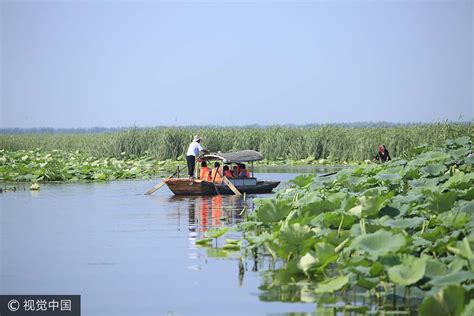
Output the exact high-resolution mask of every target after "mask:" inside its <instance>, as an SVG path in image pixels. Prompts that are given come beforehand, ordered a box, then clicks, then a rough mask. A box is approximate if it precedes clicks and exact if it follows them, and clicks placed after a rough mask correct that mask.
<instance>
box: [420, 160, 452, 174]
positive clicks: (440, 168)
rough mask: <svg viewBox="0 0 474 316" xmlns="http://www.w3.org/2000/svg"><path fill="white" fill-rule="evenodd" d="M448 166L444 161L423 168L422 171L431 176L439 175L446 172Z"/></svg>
mask: <svg viewBox="0 0 474 316" xmlns="http://www.w3.org/2000/svg"><path fill="white" fill-rule="evenodd" d="M446 170H447V167H446V166H445V165H444V164H442V163H437V164H431V165H427V166H425V167H423V168H421V171H422V172H423V173H425V174H427V175H428V176H431V177H439V176H440V175H442V174H444V173H445V172H446Z"/></svg>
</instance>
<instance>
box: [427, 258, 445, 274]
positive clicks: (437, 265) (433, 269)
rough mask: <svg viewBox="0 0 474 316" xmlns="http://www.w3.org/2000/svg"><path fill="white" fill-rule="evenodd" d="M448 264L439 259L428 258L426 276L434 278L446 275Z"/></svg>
mask: <svg viewBox="0 0 474 316" xmlns="http://www.w3.org/2000/svg"><path fill="white" fill-rule="evenodd" d="M446 269H447V267H446V265H445V264H444V263H443V262H441V261H439V260H438V259H433V258H428V259H427V260H426V269H425V276H426V277H428V278H430V279H433V278H437V277H440V276H443V275H446Z"/></svg>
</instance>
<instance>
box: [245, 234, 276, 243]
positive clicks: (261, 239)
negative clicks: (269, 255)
mask: <svg viewBox="0 0 474 316" xmlns="http://www.w3.org/2000/svg"><path fill="white" fill-rule="evenodd" d="M245 239H246V240H247V241H248V242H249V243H250V244H253V245H257V246H260V245H263V243H265V242H267V241H270V240H272V235H270V234H269V233H267V232H263V233H261V234H260V235H258V236H249V235H247V236H245Z"/></svg>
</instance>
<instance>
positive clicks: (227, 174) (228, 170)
mask: <svg viewBox="0 0 474 316" xmlns="http://www.w3.org/2000/svg"><path fill="white" fill-rule="evenodd" d="M224 176H225V177H227V178H233V177H234V175H233V174H232V171H230V169H229V166H224Z"/></svg>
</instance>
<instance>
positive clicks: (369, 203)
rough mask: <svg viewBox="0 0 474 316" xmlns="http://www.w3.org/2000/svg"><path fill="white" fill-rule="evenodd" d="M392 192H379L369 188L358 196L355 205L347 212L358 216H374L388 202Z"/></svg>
mask: <svg viewBox="0 0 474 316" xmlns="http://www.w3.org/2000/svg"><path fill="white" fill-rule="evenodd" d="M392 196H393V192H388V193H385V194H384V193H380V191H379V190H377V189H370V190H367V191H365V192H364V194H363V195H362V196H361V197H360V198H359V200H358V204H359V205H357V206H355V207H353V208H351V209H350V210H349V212H350V213H351V214H353V215H356V216H358V217H368V216H374V215H376V214H378V213H379V211H380V210H381V209H382V208H383V207H384V206H385V205H387V204H388V201H389V200H390V198H392Z"/></svg>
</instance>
